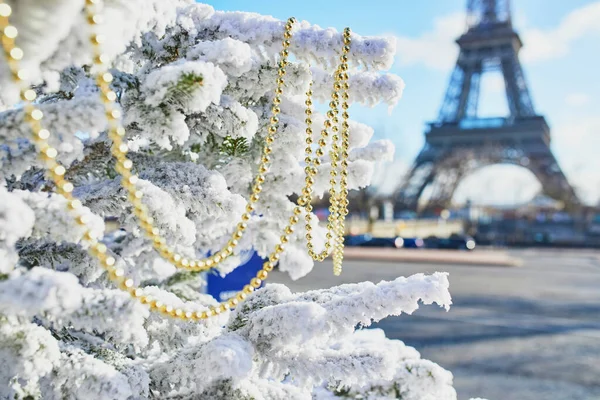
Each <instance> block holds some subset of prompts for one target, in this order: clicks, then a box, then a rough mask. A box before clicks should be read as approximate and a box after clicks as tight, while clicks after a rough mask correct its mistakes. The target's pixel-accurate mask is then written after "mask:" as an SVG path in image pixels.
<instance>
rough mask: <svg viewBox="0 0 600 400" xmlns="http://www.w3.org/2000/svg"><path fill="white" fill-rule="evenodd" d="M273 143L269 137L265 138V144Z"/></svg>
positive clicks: (272, 139)
mask: <svg viewBox="0 0 600 400" xmlns="http://www.w3.org/2000/svg"><path fill="white" fill-rule="evenodd" d="M274 141H275V139H274V138H273V137H271V136H267V137H266V138H265V143H267V144H273V142H274Z"/></svg>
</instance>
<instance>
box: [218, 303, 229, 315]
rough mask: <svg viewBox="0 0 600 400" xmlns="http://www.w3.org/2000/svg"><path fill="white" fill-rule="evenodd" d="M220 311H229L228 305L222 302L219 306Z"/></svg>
mask: <svg viewBox="0 0 600 400" xmlns="http://www.w3.org/2000/svg"><path fill="white" fill-rule="evenodd" d="M219 311H220V312H222V313H224V312H226V311H227V305H226V304H221V305H220V306H219Z"/></svg>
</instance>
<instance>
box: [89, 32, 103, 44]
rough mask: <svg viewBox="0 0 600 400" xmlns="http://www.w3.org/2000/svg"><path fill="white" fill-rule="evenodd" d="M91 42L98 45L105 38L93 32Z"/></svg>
mask: <svg viewBox="0 0 600 400" xmlns="http://www.w3.org/2000/svg"><path fill="white" fill-rule="evenodd" d="M91 40H92V43H93V44H95V45H99V44H102V43H104V42H105V41H106V38H105V37H104V35H101V34H95V35H93V36H92V39H91Z"/></svg>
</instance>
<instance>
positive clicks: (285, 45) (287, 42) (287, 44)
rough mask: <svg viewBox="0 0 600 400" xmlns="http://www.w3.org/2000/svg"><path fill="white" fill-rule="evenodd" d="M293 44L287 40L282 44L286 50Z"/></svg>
mask: <svg viewBox="0 0 600 400" xmlns="http://www.w3.org/2000/svg"><path fill="white" fill-rule="evenodd" d="M291 44H292V43H291V42H290V41H289V40H287V39H286V40H284V41H283V43H282V45H283V47H284V48H286V47H290V45H291Z"/></svg>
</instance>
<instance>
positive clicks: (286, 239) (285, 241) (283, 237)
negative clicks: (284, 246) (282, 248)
mask: <svg viewBox="0 0 600 400" xmlns="http://www.w3.org/2000/svg"><path fill="white" fill-rule="evenodd" d="M279 240H280V241H281V243H287V242H289V240H290V238H289V237H287V236H286V235H281V237H280V238H279Z"/></svg>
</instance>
